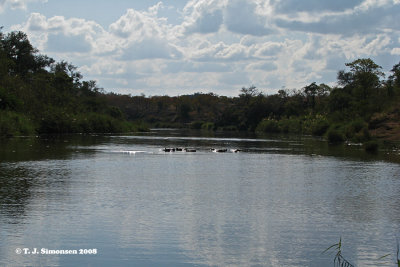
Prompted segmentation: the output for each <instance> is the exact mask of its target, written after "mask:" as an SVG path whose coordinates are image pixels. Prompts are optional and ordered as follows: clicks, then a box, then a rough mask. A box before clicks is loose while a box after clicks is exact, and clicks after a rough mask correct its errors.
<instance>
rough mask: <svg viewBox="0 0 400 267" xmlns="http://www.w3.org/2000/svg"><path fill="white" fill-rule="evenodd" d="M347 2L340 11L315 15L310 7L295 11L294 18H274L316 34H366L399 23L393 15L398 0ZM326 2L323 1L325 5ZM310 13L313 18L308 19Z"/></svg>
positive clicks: (399, 9) (281, 24)
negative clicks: (296, 13) (303, 10)
mask: <svg viewBox="0 0 400 267" xmlns="http://www.w3.org/2000/svg"><path fill="white" fill-rule="evenodd" d="M306 2H310V1H306ZM350 2H351V3H352V6H348V7H349V8H350V7H352V8H351V9H346V10H344V11H343V12H335V13H331V12H320V14H318V15H315V14H310V12H311V11H312V9H309V10H307V12H306V13H304V12H303V13H299V14H298V16H294V18H291V17H289V16H286V17H285V16H283V17H282V16H281V17H279V18H277V19H276V24H277V26H278V27H280V28H284V29H289V30H294V31H303V32H315V33H319V34H341V35H351V34H367V33H378V32H383V31H385V30H387V29H391V30H395V31H398V29H399V28H398V26H400V24H399V22H398V20H397V19H396V18H397V15H398V13H399V12H400V5H399V4H398V3H394V2H392V1H389V0H381V1H376V0H364V1H362V2H361V1H359V5H354V2H353V1H349V3H350ZM332 3H334V2H332ZM329 6H330V5H324V7H325V8H329ZM342 6H346V5H342ZM288 12H290V10H289V11H288ZM310 16H312V17H313V19H310Z"/></svg>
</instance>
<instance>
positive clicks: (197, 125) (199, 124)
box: [189, 121, 204, 130]
mask: <svg viewBox="0 0 400 267" xmlns="http://www.w3.org/2000/svg"><path fill="white" fill-rule="evenodd" d="M203 123H204V122H202V121H194V122H192V123H190V125H189V128H190V129H196V130H200V129H201V128H202V126H203Z"/></svg>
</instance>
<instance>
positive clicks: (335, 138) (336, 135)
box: [327, 127, 345, 144]
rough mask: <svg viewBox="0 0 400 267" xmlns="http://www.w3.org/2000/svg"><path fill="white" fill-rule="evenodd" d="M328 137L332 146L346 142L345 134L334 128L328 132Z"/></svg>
mask: <svg viewBox="0 0 400 267" xmlns="http://www.w3.org/2000/svg"><path fill="white" fill-rule="evenodd" d="M327 137H328V141H329V143H332V144H338V143H342V142H344V140H345V139H344V135H343V133H342V132H341V131H340V130H339V129H336V128H334V127H331V129H329V130H328V133H327Z"/></svg>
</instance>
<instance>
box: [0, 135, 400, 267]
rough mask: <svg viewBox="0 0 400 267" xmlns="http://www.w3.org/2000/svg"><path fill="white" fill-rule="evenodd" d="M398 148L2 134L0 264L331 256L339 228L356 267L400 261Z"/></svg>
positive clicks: (255, 262)
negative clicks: (399, 245) (370, 149)
mask: <svg viewBox="0 0 400 267" xmlns="http://www.w3.org/2000/svg"><path fill="white" fill-rule="evenodd" d="M164 147H190V148H194V149H196V152H181V151H177V152H163V151H162V150H161V149H162V148H164ZM210 148H226V149H228V151H227V152H226V153H214V152H212V151H210ZM231 149H240V150H241V151H240V152H239V153H233V152H231V151H230V150H231ZM399 154H400V152H399V151H393V150H392V149H390V148H388V149H385V150H381V151H379V153H377V154H368V153H366V152H364V150H363V149H362V147H360V146H357V145H353V146H349V145H339V146H330V145H328V144H327V143H326V142H325V141H323V140H319V139H315V138H312V137H305V136H267V137H265V136H264V137H256V136H252V135H238V134H223V133H219V134H218V133H215V134H214V133H213V134H204V133H201V132H188V131H178V130H154V131H152V132H151V133H147V134H141V135H130V136H104V135H103V136H102V135H73V136H61V137H40V138H23V137H21V138H14V139H11V140H1V141H0V266H318V267H320V266H333V259H334V253H335V251H331V252H330V253H322V252H323V251H324V250H325V249H326V248H328V247H329V246H331V245H333V244H335V243H337V242H338V241H339V239H340V238H341V239H342V255H343V257H344V258H346V259H347V260H348V261H349V262H351V263H352V264H354V265H355V266H376V265H378V264H381V265H380V266H396V265H395V261H396V246H397V242H398V241H397V240H396V238H398V237H399V236H400V164H399V162H400V155H399ZM46 249H47V250H46ZM63 250H64V251H63ZM67 250H69V252H68V253H75V252H77V253H78V254H77V255H75V254H63V253H67V252H66V251H67ZM54 253H58V254H54ZM60 253H61V254H60ZM79 253H82V254H79ZM386 254H390V255H389V256H387V257H385V258H384V259H381V260H378V259H379V258H380V257H381V256H384V255H386Z"/></svg>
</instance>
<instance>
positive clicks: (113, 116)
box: [0, 32, 400, 151]
mask: <svg viewBox="0 0 400 267" xmlns="http://www.w3.org/2000/svg"><path fill="white" fill-rule="evenodd" d="M345 65H346V68H347V69H346V70H341V71H339V72H338V76H337V86H335V87H330V86H328V85H326V84H319V85H318V84H316V83H311V84H309V85H307V86H305V87H304V88H302V89H300V90H295V89H293V90H288V89H282V90H279V91H278V92H277V93H276V94H271V95H266V94H263V93H262V92H261V91H260V90H258V89H257V88H256V87H254V86H250V87H248V88H246V87H244V88H242V89H241V92H240V94H239V95H238V96H236V97H226V96H218V95H216V94H214V93H195V94H191V95H181V96H151V97H146V96H145V95H139V96H132V95H121V94H116V93H106V92H104V91H103V90H102V89H101V88H99V87H98V86H97V85H96V82H94V81H82V76H81V74H80V73H79V72H78V71H77V68H76V67H75V66H73V65H71V64H69V63H67V62H65V61H61V62H55V61H54V60H53V59H52V58H49V57H47V56H45V55H41V54H39V53H38V51H37V50H36V49H35V48H33V47H32V45H31V44H30V42H29V40H28V38H27V36H26V35H25V34H24V33H22V32H11V33H9V34H7V35H5V34H2V33H1V32H0V115H1V116H0V135H29V134H40V133H78V132H127V131H137V130H144V129H146V127H145V126H144V124H143V123H145V124H146V125H150V126H151V127H157V128H192V129H201V130H206V131H215V130H229V131H256V132H258V133H296V134H308V135H316V136H323V137H325V138H326V139H327V140H328V141H329V142H330V143H340V142H344V141H346V140H347V141H351V142H355V143H364V144H365V149H366V150H367V151H376V150H377V147H378V145H377V144H378V143H377V141H375V139H381V140H391V141H399V140H400V103H399V100H400V63H399V64H396V65H395V66H394V67H393V69H392V70H391V74H390V76H389V77H388V78H387V79H385V75H384V73H383V71H382V68H381V67H380V66H379V65H377V64H376V63H375V62H373V61H372V60H371V59H369V58H364V59H357V60H355V61H353V62H350V63H347V64H345ZM137 122H143V123H137Z"/></svg>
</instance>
